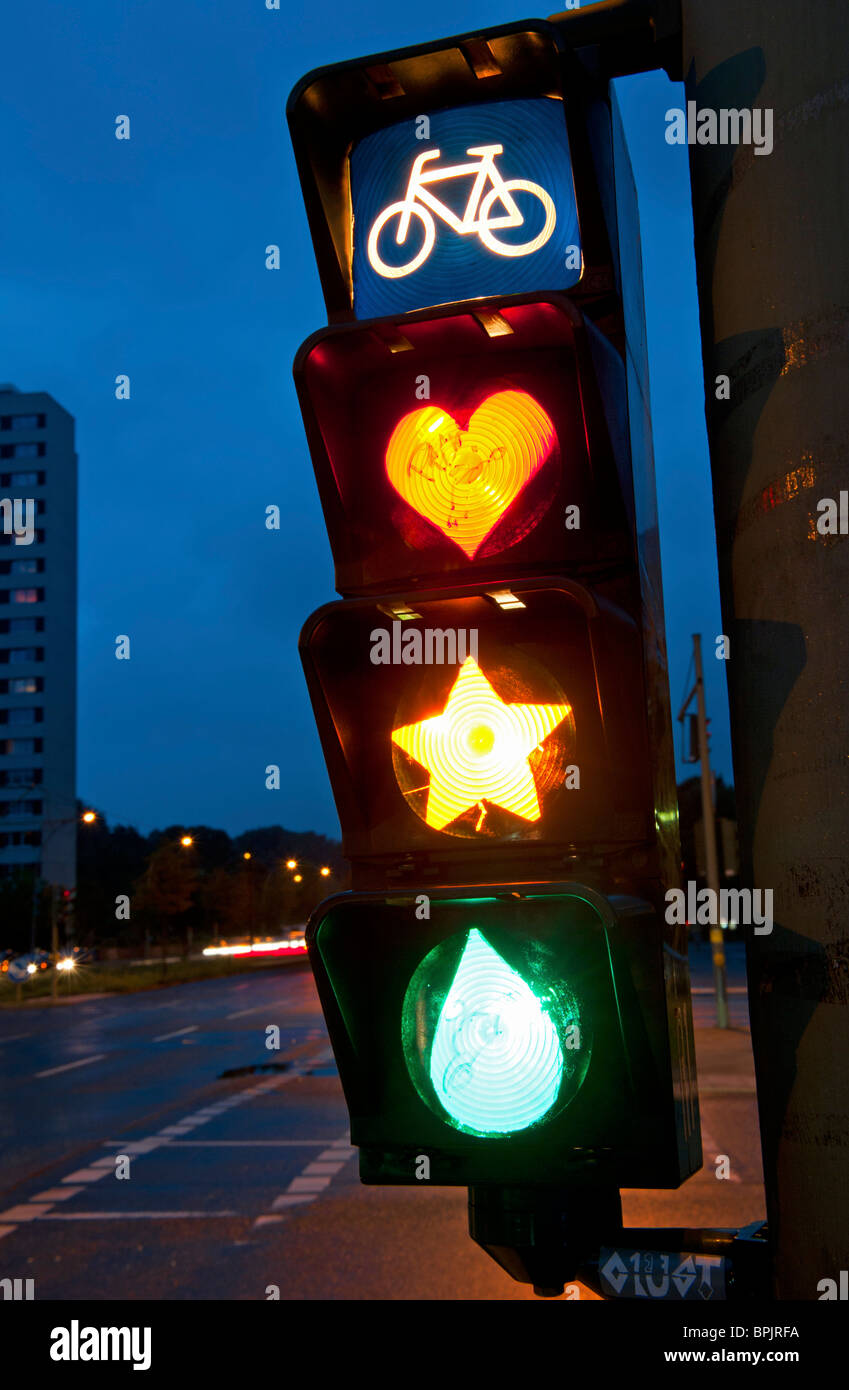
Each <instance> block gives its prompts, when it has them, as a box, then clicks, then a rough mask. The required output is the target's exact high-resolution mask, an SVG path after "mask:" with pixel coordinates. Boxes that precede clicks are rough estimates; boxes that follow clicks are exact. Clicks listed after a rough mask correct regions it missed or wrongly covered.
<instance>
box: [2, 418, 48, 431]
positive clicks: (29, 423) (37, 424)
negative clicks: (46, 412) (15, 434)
mask: <svg viewBox="0 0 849 1390" xmlns="http://www.w3.org/2000/svg"><path fill="white" fill-rule="evenodd" d="M44 419H45V417H44V416H43V415H4V416H3V417H2V419H0V429H4V430H40V429H43V428H44Z"/></svg>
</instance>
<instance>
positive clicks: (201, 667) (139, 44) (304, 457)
mask: <svg viewBox="0 0 849 1390" xmlns="http://www.w3.org/2000/svg"><path fill="white" fill-rule="evenodd" d="M521 17H523V12H522V10H521V7H517V6H516V5H515V4H513V3H512V2H511V0H487V3H483V0H431V3H429V4H428V5H427V6H425V7H421V6H413V5H399V4H397V3H389V0H361V3H360V4H357V5H343V4H341V3H339V0H326V3H325V4H324V5H322V6H320V7H317V6H316V5H315V4H314V3H307V0H282V8H281V10H280V11H273V10H272V11H269V10H267V9H266V8H265V0H178V3H176V4H175V3H173V0H169V2H168V3H166V0H125V3H122V4H119V5H116V4H115V3H114V0H86V3H85V4H84V5H81V6H73V7H71V6H68V5H67V4H66V3H63V2H62V0H42V3H39V4H37V5H32V6H26V5H21V4H19V5H15V6H12V7H11V8H10V9H9V10H8V11H7V13H6V15H5V18H4V25H3V30H4V47H5V62H4V71H3V82H2V86H0V138H2V149H3V155H2V170H3V178H2V188H1V189H0V202H2V210H3V212H2V230H0V381H11V382H14V383H15V384H16V385H17V386H18V387H19V388H20V389H21V390H46V391H49V392H50V393H51V394H52V395H53V396H54V397H55V398H56V400H58V401H59V402H60V403H61V404H62V405H63V406H65V408H66V409H67V410H69V411H70V412H71V413H72V414H73V415H74V416H75V417H76V421H77V449H78V453H79V458H80V631H79V656H80V675H79V691H80V700H79V768H78V787H79V791H80V794H81V796H83V797H84V798H86V799H88V800H89V801H90V802H91V803H93V804H94V805H96V806H98V807H99V808H100V809H102V810H103V811H104V812H105V813H106V814H107V816H108V817H109V818H110V820H123V821H124V822H127V823H131V824H135V825H137V826H138V827H139V828H140V829H142V830H149V829H150V828H151V827H153V826H155V825H166V824H172V823H175V822H185V823H187V824H193V823H207V824H210V825H215V826H221V827H222V828H224V829H226V830H229V831H231V832H238V831H241V830H245V829H248V828H250V827H253V826H257V825H262V824H269V823H280V824H283V825H285V826H287V827H288V828H290V829H293V830H306V829H314V830H317V831H323V832H325V833H329V834H334V835H335V834H338V821H337V818H336V812H335V808H334V805H333V800H332V797H331V794H330V789H329V784H328V781H327V777H326V773H325V768H324V762H323V759H322V756H321V751H320V748H319V743H318V737H317V734H316V731H315V725H314V721H313V716H312V711H311V708H310V705H309V701H308V698H307V694H306V689H305V686H304V681H303V676H302V673H301V667H300V662H299V659H298V654H297V637H298V632H299V630H300V627H301V623H302V621H303V619H304V618H305V617H306V616H307V614H308V613H309V612H311V611H312V609H314V608H316V607H318V606H319V604H321V603H323V602H325V601H327V600H328V599H331V598H333V597H334V596H335V595H334V591H333V580H332V565H331V558H330V550H329V546H328V543H327V539H326V534H325V530H324V525H323V520H322V516H321V511H320V507H319V502H318V497H317V494H316V489H315V482H314V478H313V473H312V468H311V465H310V461H309V456H308V453H307V448H306V442H305V439H304V434H303V428H302V424H301V419H300V414H299V411H298V407H297V402H296V398H295V392H294V388H293V385H292V379H291V363H292V359H293V356H294V354H295V351H296V349H297V347H298V345H299V344H300V342H301V341H302V340H303V339H304V338H305V337H306V336H307V335H308V334H309V333H311V332H312V331H313V330H314V329H316V328H319V327H321V326H322V324H323V323H324V322H325V319H324V306H323V300H322V297H321V293H320V289H319V283H318V276H317V273H316V271H315V268H314V262H313V258H312V248H311V243H310V239H309V235H308V231H307V224H306V218H305V216H304V212H303V206H302V202H301V197H300V189H299V185H298V182H297V177H296V173H295V166H294V160H293V158H292V154H291V149H290V144H289V137H288V131H287V127H286V124H285V118H284V111H285V105H286V98H287V96H288V93H289V91H290V89H291V87H292V86H293V84H294V83H295V81H296V80H297V79H298V78H299V77H300V76H301V75H302V74H303V73H304V72H306V71H307V70H308V69H310V68H313V67H316V66H318V65H320V64H325V63H331V62H336V61H339V60H342V59H347V58H354V57H357V56H360V55H364V54H368V53H372V52H376V51H379V50H382V49H390V48H395V47H399V46H402V45H405V44H412V43H418V42H423V41H425V40H428V39H432V38H438V37H440V36H442V35H450V34H454V33H460V32H463V31H465V30H469V29H474V28H476V27H478V26H485V25H487V24H497V23H503V22H506V21H509V20H512V19H518V18H521ZM619 87H620V97H621V101H622V106H623V111H624V115H625V121H626V129H627V132H628V136H629V141H630V147H631V153H632V159H633V163H634V171H635V175H636V179H637V185H638V188H639V192H640V203H641V212H642V218H643V228H642V234H643V249H644V256H645V277H646V291H647V301H648V334H649V349H650V359H651V385H652V401H653V409H654V431H655V452H656V466H657V475H658V493H659V505H660V519H661V544H662V552H663V569H664V586H665V598H666V622H667V636H668V642H669V653H670V684H671V691H672V700H673V706H674V708H675V710H677V707H678V704H679V701H680V697H681V695H682V692H683V687H684V681H685V677H686V673H687V667H688V664H689V660H690V650H691V641H690V634H691V633H692V632H695V631H701V632H702V633H703V634H704V639H705V649H706V667H707V681H708V702H709V713H710V715H711V718H712V732H713V740H712V751H713V756H714V759H715V765H716V770H717V771H718V772H719V773H721V774H722V775H723V776H724V777H725V778H726V779H730V778H731V759H730V748H729V735H728V715H727V704H726V694H725V674H724V669H723V666H722V664H721V663H719V662H717V661H716V660H715V659H714V657H713V655H712V652H713V638H714V635H715V634H716V633H718V632H719V631H721V627H720V617H719V600H718V591H717V581H716V560H715V538H714V531H713V517H712V505H711V495H710V477H709V467H708V456H707V444H706V437H705V425H704V405H703V388H702V376H701V362H700V351H699V339H698V322H697V307H696V292H695V278H694V266H693V252H692V220H691V213H690V204H689V191H688V173H687V150H686V147H681V146H669V145H667V144H666V143H665V140H664V129H665V125H664V112H665V111H666V109H667V108H668V107H669V106H671V105H680V104H683V91H682V89H681V88H679V87H675V86H673V85H672V84H670V83H669V82H668V79H667V78H666V77H665V75H663V74H648V75H643V76H639V77H634V78H629V79H626V80H624V81H623V82H621V83H620V84H619ZM120 114H127V115H129V116H130V118H131V123H132V125H131V130H132V138H131V140H130V141H129V142H127V141H118V140H116V139H115V136H114V128H115V127H114V123H115V117H116V116H118V115H120ZM270 242H277V243H279V244H280V246H281V250H282V255H283V261H284V265H283V269H282V270H281V271H279V272H271V271H268V270H266V269H265V264H264V259H265V258H264V249H265V247H266V245H267V244H268V243H270ZM122 372H126V373H128V374H129V376H130V378H131V389H132V396H131V400H130V401H129V402H126V403H119V402H117V401H116V400H115V397H114V379H115V377H116V376H117V375H118V374H119V373H122ZM269 503H277V504H279V505H280V507H281V510H282V513H283V524H282V529H281V530H280V531H279V532H269V531H267V530H266V529H265V528H264V513H265V507H266V506H267V505H268V504H269ZM119 633H126V634H129V635H130V637H131V642H132V657H131V660H130V661H116V660H115V656H114V642H115V637H116V635H117V634H119ZM268 763H279V764H280V765H281V767H282V769H283V786H282V789H281V790H280V791H278V792H270V791H266V789H265V786H264V769H265V767H266V765H267V764H268ZM687 771H688V770H687V769H679V775H687ZM689 771H690V772H692V769H689Z"/></svg>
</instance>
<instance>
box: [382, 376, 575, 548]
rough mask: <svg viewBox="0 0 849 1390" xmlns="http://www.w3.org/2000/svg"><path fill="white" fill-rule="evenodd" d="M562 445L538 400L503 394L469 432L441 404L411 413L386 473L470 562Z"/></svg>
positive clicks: (396, 434) (395, 438)
mask: <svg viewBox="0 0 849 1390" xmlns="http://www.w3.org/2000/svg"><path fill="white" fill-rule="evenodd" d="M556 442H557V436H556V433H555V430H554V425H553V424H552V422H551V420H550V419H549V417H548V415H547V414H546V412H545V411H544V410H543V408H542V406H541V405H540V404H539V403H538V402H537V401H535V400H534V398H533V396H530V395H528V393H527V391H496V392H495V394H494V395H492V396H488V397H487V399H486V400H485V401H484V402H483V403H482V404H481V405H479V406H478V408H477V410H476V411H475V413H474V415H473V416H472V418H471V420H470V421H469V428H468V429H467V430H461V429H460V428H459V426H458V425H457V423H456V421H455V420H454V419H452V417H451V416H450V415H449V414H448V412H447V411H446V410H442V409H441V408H440V407H439V406H437V405H427V406H423V407H422V408H421V409H420V410H413V411H411V412H410V414H409V415H405V416H404V418H403V419H402V420H399V421H398V424H397V425H396V426H395V429H394V430H393V431H392V438H391V439H390V441H389V445H388V447H387V450H386V472H387V475H388V477H389V481H390V482H391V483H392V486H393V487H394V488H395V490H396V492H398V493H400V495H401V496H402V497H403V499H404V501H405V502H408V503H409V504H410V506H411V507H413V508H415V510H416V511H417V512H418V513H419V515H420V516H423V517H425V518H426V520H427V521H430V522H431V523H432V524H433V525H434V526H437V527H438V528H439V530H440V531H442V533H443V534H444V535H445V536H447V537H448V539H449V540H450V541H453V542H454V544H455V545H458V546H459V547H460V549H461V550H463V551H464V552H465V553H466V555H468V557H469V559H470V560H471V559H473V558H474V556H475V555H476V553H477V551H478V550H479V549H480V547H481V546H482V545H483V542H484V541H485V540H486V538H487V536H488V535H489V533H490V531H492V530H493V528H494V527H495V526H497V525H498V522H499V521H500V520H501V518H502V516H503V515H504V513H505V512H506V511H507V509H508V508H509V507H510V506H512V504H513V502H515V500H516V498H517V497H518V496H519V493H520V492H521V491H522V489H523V488H524V487H526V486H527V484H528V483H529V482H530V480H531V478H532V477H533V476H534V474H535V473H536V472H537V471H538V469H540V468H541V467H542V465H543V464H544V463H545V461H546V459H547V458H548V457H549V455H550V454H551V451H552V449H553V448H554V446H555V444H556Z"/></svg>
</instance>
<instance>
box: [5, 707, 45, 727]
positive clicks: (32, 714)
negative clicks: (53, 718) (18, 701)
mask: <svg viewBox="0 0 849 1390" xmlns="http://www.w3.org/2000/svg"><path fill="white" fill-rule="evenodd" d="M42 713H43V712H42V711H41V710H40V709H37V708H36V706H35V705H16V706H14V707H13V708H12V709H10V710H7V714H8V716H9V723H10V724H38V723H39V722H40V720H41V717H42Z"/></svg>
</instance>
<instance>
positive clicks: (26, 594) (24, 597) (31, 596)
mask: <svg viewBox="0 0 849 1390" xmlns="http://www.w3.org/2000/svg"><path fill="white" fill-rule="evenodd" d="M9 600H10V602H11V603H38V590H37V589H13V590H12V592H11V593H10V595H9Z"/></svg>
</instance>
